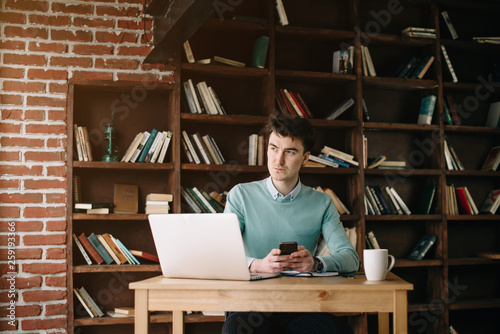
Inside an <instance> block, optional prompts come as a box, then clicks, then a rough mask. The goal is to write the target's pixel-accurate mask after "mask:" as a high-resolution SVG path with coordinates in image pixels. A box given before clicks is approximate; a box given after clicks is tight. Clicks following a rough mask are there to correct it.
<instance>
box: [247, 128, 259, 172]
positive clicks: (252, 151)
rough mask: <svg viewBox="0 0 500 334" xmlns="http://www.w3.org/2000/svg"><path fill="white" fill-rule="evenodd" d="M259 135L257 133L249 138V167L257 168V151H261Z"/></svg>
mask: <svg viewBox="0 0 500 334" xmlns="http://www.w3.org/2000/svg"><path fill="white" fill-rule="evenodd" d="M258 144H259V135H258V134H256V133H253V134H251V135H250V136H248V165H249V166H257V151H258V149H259V145H258Z"/></svg>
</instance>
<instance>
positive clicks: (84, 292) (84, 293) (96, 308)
mask: <svg viewBox="0 0 500 334" xmlns="http://www.w3.org/2000/svg"><path fill="white" fill-rule="evenodd" d="M77 290H78V292H79V293H80V295H81V296H82V298H83V299H84V300H85V301H86V302H87V304H88V305H89V307H90V308H91V309H92V310H93V311H94V312H95V313H96V315H97V316H98V317H102V316H104V313H103V312H102V310H101V309H100V308H99V306H97V304H96V302H95V301H94V299H92V297H90V295H89V293H88V292H87V290H85V288H84V287H81V288H80V289H77Z"/></svg>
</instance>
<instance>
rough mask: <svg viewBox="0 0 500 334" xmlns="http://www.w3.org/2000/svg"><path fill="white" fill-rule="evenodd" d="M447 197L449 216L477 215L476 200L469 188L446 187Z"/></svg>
mask: <svg viewBox="0 0 500 334" xmlns="http://www.w3.org/2000/svg"><path fill="white" fill-rule="evenodd" d="M446 196H447V199H448V214H449V215H477V214H479V210H478V209H477V206H476V204H475V203H474V200H473V199H472V196H471V194H470V192H469V189H467V187H455V185H453V184H452V185H446Z"/></svg>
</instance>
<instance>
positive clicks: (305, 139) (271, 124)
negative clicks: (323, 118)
mask: <svg viewBox="0 0 500 334" xmlns="http://www.w3.org/2000/svg"><path fill="white" fill-rule="evenodd" d="M264 131H265V133H266V134H267V135H270V134H271V133H273V132H274V133H276V134H279V135H280V136H283V137H290V138H292V139H295V138H298V139H301V140H302V143H303V145H304V153H306V152H308V151H311V149H312V148H313V146H314V143H315V142H316V130H315V129H314V127H313V126H312V124H311V123H310V122H309V121H308V120H307V119H305V118H300V117H293V118H292V117H283V116H277V115H271V116H269V121H268V122H267V124H266V126H265V127H264Z"/></svg>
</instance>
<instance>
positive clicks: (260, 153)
mask: <svg viewBox="0 0 500 334" xmlns="http://www.w3.org/2000/svg"><path fill="white" fill-rule="evenodd" d="M264 151H265V148H264V136H263V135H260V136H259V138H258V140H257V166H264Z"/></svg>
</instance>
